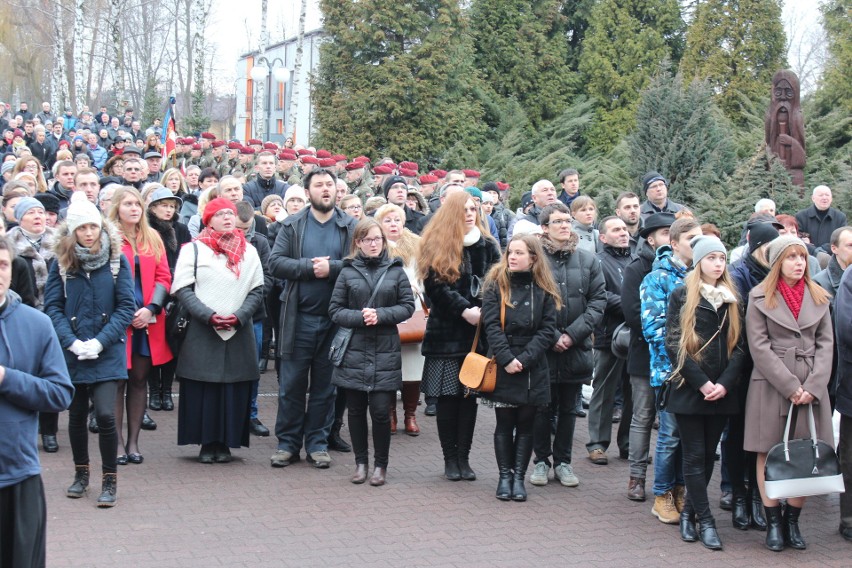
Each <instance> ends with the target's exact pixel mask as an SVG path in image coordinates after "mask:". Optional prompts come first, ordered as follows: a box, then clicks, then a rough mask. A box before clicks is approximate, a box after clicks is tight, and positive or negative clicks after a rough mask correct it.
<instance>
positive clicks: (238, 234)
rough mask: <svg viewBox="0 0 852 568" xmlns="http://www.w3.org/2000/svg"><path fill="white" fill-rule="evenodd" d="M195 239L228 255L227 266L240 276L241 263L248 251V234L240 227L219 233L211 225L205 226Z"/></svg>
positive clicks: (217, 251) (219, 252) (217, 252)
mask: <svg viewBox="0 0 852 568" xmlns="http://www.w3.org/2000/svg"><path fill="white" fill-rule="evenodd" d="M195 240H196V241H198V242H200V243H204V244H205V245H207V246H208V247H210V250H212V251H213V252H214V253H216V254H224V255H225V256H227V257H228V262H227V264H226V266H227V267H228V269H229V270H230V271H231V272H233V273H234V274H236V275H237V278H239V276H240V263H241V262H242V261H243V254H245V252H246V236H245V234H243V232H242V231H241V230H240V229H234V230H233V231H228V232H226V233H219V232H216V231H214V230H213V229H211V228H210V227H204V229H203V230H202V231H201V232H200V233H198V237H196V239H195Z"/></svg>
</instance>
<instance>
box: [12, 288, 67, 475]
mask: <svg viewBox="0 0 852 568" xmlns="http://www.w3.org/2000/svg"><path fill="white" fill-rule="evenodd" d="M0 366H2V367H4V368H5V376H4V378H3V382H2V383H0V489H2V488H4V487H10V486H12V485H16V484H18V483H20V482H21V481H24V480H25V479H27V478H28V477H32V476H34V475H38V474H39V473H41V465H40V463H39V460H38V447H37V446H36V439H37V438H38V413H39V412H62V411H63V410H65V409H66V408H68V406H69V405H70V404H71V397H72V396H73V395H74V387H73V386H72V385H71V379H70V378H69V377H68V369H67V368H66V367H65V360H64V359H63V358H62V348H61V347H60V346H59V342H58V341H57V340H56V334H55V333H53V326H52V325H51V324H50V318H49V317H47V316H46V315H44V314H43V313H41V312H40V311H38V310H36V309H35V308H31V307H29V306H25V305H24V304H22V303H21V298H20V296H18V295H17V294H16V293H15V292H13V291H11V290H9V291H8V292H6V307H5V309H4V310H3V311H2V313H0Z"/></svg>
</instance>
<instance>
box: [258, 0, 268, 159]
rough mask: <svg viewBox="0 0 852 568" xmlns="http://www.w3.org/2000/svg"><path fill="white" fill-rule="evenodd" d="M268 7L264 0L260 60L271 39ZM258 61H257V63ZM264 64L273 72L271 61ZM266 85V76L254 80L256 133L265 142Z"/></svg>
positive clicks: (266, 1)
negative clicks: (267, 20) (268, 25)
mask: <svg viewBox="0 0 852 568" xmlns="http://www.w3.org/2000/svg"><path fill="white" fill-rule="evenodd" d="M268 7H269V0H262V1H261V3H260V49H259V50H258V54H257V60H258V61H259V60H260V59H261V58H263V57H264V56H265V55H266V44H267V42H268V41H269V28H268V27H267V26H266V18H267V15H268V13H269V10H268ZM258 61H255V65H256V64H257V63H258ZM264 65H266V67H267V69H268V71H269V73H272V69H271V67H272V66H271V65H269V63H264ZM267 76H268V75H267ZM265 87H266V79H265V78H264V79H261V80H260V81H254V102H255V105H254V113H255V116H254V125H255V126H254V135H255V137H256V138H258V139H260V140H263V141H264V142H265V141H266V140H267V139H268V137H267V136H266V110H265V108H264V107H265V105H264V104H263V102H264V98H265V96H266V93H265Z"/></svg>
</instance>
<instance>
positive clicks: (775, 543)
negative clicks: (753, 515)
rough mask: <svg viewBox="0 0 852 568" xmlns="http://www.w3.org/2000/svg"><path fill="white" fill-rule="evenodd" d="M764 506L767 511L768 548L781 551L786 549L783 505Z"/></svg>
mask: <svg viewBox="0 0 852 568" xmlns="http://www.w3.org/2000/svg"><path fill="white" fill-rule="evenodd" d="M763 508H764V510H765V511H766V548H768V549H769V550H771V551H773V552H781V551H782V550H784V529H783V527H782V526H781V525H782V523H783V519H782V518H781V505H776V506H775V507H766V506H765V505H764V507H763Z"/></svg>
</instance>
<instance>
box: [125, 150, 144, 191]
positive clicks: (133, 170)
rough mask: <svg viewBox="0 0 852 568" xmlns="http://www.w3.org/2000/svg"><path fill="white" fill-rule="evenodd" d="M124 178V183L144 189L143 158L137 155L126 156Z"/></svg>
mask: <svg viewBox="0 0 852 568" xmlns="http://www.w3.org/2000/svg"><path fill="white" fill-rule="evenodd" d="M121 175H122V178H123V179H124V185H129V186H130V187H135V188H136V189H138V190H140V191H141V190H142V176H143V172H142V160H141V159H139V158H137V157H132V158H125V160H124V173H122V174H121Z"/></svg>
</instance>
